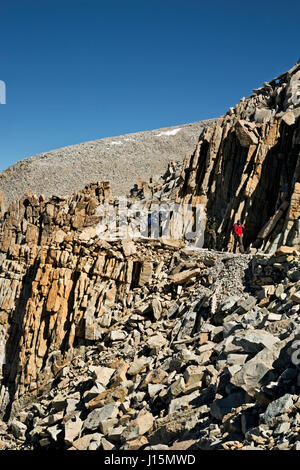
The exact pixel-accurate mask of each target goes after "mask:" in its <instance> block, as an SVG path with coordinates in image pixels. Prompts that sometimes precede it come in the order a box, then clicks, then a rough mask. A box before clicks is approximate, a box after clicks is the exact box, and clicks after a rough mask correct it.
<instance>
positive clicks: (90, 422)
mask: <svg viewBox="0 0 300 470" xmlns="http://www.w3.org/2000/svg"><path fill="white" fill-rule="evenodd" d="M118 412H119V403H118V402H114V403H109V404H108V405H105V406H103V407H102V408H96V409H95V410H93V411H91V412H90V414H89V415H88V417H87V419H86V420H85V421H84V425H83V428H84V429H88V430H90V431H96V430H97V429H98V428H99V427H100V423H101V421H106V420H107V419H110V418H116V417H117V415H118Z"/></svg>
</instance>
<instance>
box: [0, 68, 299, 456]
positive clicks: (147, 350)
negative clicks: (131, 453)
mask: <svg viewBox="0 0 300 470" xmlns="http://www.w3.org/2000/svg"><path fill="white" fill-rule="evenodd" d="M298 90H300V64H299V63H298V64H296V66H295V67H293V69H291V70H290V71H288V72H287V73H286V74H283V75H282V76H280V77H277V79H275V80H274V81H272V82H270V83H266V84H265V85H264V87H263V88H262V89H260V90H256V91H255V92H254V94H253V95H252V96H251V97H249V98H248V99H243V100H241V103H239V105H237V107H236V108H235V109H233V110H229V112H228V113H227V114H226V115H225V116H224V117H222V118H219V119H218V120H217V121H216V122H214V123H210V124H211V125H210V126H208V127H207V128H205V129H204V130H203V132H202V133H201V135H200V138H199V142H198V144H197V146H196V150H195V151H194V152H193V153H191V154H189V155H187V157H186V159H185V161H184V163H183V164H182V163H181V162H180V161H177V162H176V161H175V162H174V161H172V162H169V165H168V168H167V171H166V172H165V174H163V175H162V176H161V177H160V178H157V179H156V180H155V181H152V182H149V181H148V180H147V178H144V179H142V178H140V179H139V180H138V181H137V185H136V187H133V188H132V191H131V194H130V195H129V196H130V197H129V198H128V199H127V204H128V206H129V207H128V208H129V213H128V218H129V219H130V221H131V222H132V225H133V226H134V221H135V214H134V204H136V203H138V204H139V205H141V206H142V209H144V210H145V213H147V212H149V211H150V212H151V213H152V214H154V212H155V211H156V213H157V212H158V211H159V208H160V207H161V205H162V204H163V203H165V204H167V205H168V204H169V205H170V204H171V203H172V204H177V206H176V207H179V209H180V208H181V207H183V206H184V204H189V205H190V206H191V207H192V208H197V206H198V205H200V206H201V207H202V208H203V210H204V212H203V213H202V216H203V214H204V222H205V218H206V217H207V216H209V215H214V216H215V217H216V219H217V222H218V246H217V251H216V250H211V251H210V250H208V249H206V248H202V247H199V246H197V244H192V243H189V242H187V240H186V239H185V237H184V236H181V235H180V236H177V235H178V219H177V218H176V216H175V213H174V211H173V212H172V215H171V217H170V219H166V220H165V221H164V222H163V221H162V222H161V225H162V227H161V228H162V229H163V230H164V228H165V226H166V225H168V224H169V226H170V227H169V228H170V230H169V236H168V237H164V236H162V235H160V234H156V236H153V234H152V233H150V234H149V233H148V234H146V235H145V234H144V235H142V234H140V235H139V236H138V237H135V238H132V237H124V236H122V233H123V234H124V232H122V230H123V229H124V228H126V227H127V224H128V222H129V219H128V220H127V221H124V220H123V219H121V218H119V216H118V214H119V213H118V210H119V208H120V200H119V199H117V198H116V197H115V196H114V195H112V194H111V192H110V184H109V182H94V183H90V184H88V185H87V186H86V187H85V188H84V189H83V190H81V191H77V192H74V193H73V194H72V195H65V196H52V197H50V198H48V197H45V196H42V195H35V194H34V193H33V192H32V191H30V190H28V191H27V192H26V193H25V194H24V196H23V197H22V198H21V199H20V200H19V201H15V202H13V203H11V204H10V206H9V207H8V208H7V209H6V208H5V205H4V202H3V201H4V197H3V196H2V197H0V359H1V363H2V369H1V374H2V375H1V378H0V384H1V388H0V416H1V419H2V421H0V447H1V448H2V449H41V448H42V449H49V450H51V449H90V450H92V449H99V450H113V449H124V450H136V449H181V450H187V449H199V450H200V449H201V450H202V449H246V450H247V449H253V448H255V449H298V448H299V444H298V434H299V431H300V428H299V423H300V414H299V411H298V410H299V409H300V405H299V399H298V395H299V391H300V390H299V387H300V380H299V368H298V365H299V358H298V356H300V354H298V353H299V349H300V348H299V344H300V343H299V338H300V336H299V332H300V331H299V309H300V268H299V258H300V254H299V251H300V250H299V248H300V247H299V221H300V219H299V217H300V200H299V198H300V190H299V189H300V178H299V176H300V174H299V150H300V141H299V136H300V127H299V125H300V112H299V109H300V108H299V101H300V100H299V101H297V100H298ZM105 205H106V206H107V207H108V208H109V209H116V211H112V212H110V214H111V215H110V217H108V218H107V219H106V220H105V223H103V224H102V225H101V224H100V222H101V215H100V214H99V212H98V209H99V207H103V206H105ZM172 207H175V206H172ZM195 214H196V215H195ZM188 217H189V219H188V223H189V227H192V226H193V225H194V223H195V222H197V220H196V219H195V218H197V212H194V211H191V213H189V215H188ZM237 217H240V218H241V219H242V220H243V222H244V223H245V225H246V232H245V244H246V246H247V248H248V250H247V253H246V254H240V253H232V248H233V241H234V240H233V236H232V232H231V229H232V223H233V221H234V220H235V219H236V218H237ZM116 222H117V224H116ZM99 224H100V225H99ZM116 228H118V231H117V230H116ZM144 229H145V230H147V219H146V222H145V227H144ZM120 234H121V235H120ZM127 234H128V232H127Z"/></svg>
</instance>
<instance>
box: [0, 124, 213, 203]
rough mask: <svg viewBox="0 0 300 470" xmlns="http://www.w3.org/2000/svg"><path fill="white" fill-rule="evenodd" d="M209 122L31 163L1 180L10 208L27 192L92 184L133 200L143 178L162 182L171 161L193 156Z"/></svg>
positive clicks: (67, 150) (103, 142)
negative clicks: (133, 191)
mask: <svg viewBox="0 0 300 470" xmlns="http://www.w3.org/2000/svg"><path fill="white" fill-rule="evenodd" d="M212 122H214V120H213V119H209V120H206V121H199V122H194V123H191V124H184V125H180V126H176V127H167V128H163V129H156V130H153V131H147V132H137V133H133V134H126V135H122V136H118V137H108V138H105V139H100V140H95V141H91V142H85V143H82V144H78V145H72V146H69V147H64V148H60V149H57V150H52V151H50V152H45V153H41V154H38V155H35V156H33V157H30V158H26V159H25V160H22V161H20V162H18V163H16V164H15V165H13V166H11V167H9V168H8V169H7V170H5V171H4V172H3V173H1V174H0V190H1V191H2V192H3V193H4V195H5V199H6V207H8V205H9V204H10V203H11V202H12V201H14V200H18V199H20V198H21V197H22V196H23V194H24V193H25V191H26V190H27V189H31V190H33V191H34V192H35V193H36V194H37V195H40V194H44V195H45V196H46V197H51V196H52V195H54V194H56V195H67V194H71V193H72V192H73V191H78V190H80V189H82V188H83V187H84V186H85V185H87V184H89V183H90V182H91V181H110V182H111V188H112V192H113V195H114V196H120V195H123V194H127V193H128V192H129V190H130V189H131V188H132V186H133V185H134V183H136V181H137V178H138V177H142V178H144V179H146V180H149V179H150V177H152V176H154V177H155V176H156V177H159V176H160V175H161V174H163V173H164V172H165V170H166V167H167V164H168V163H169V162H170V161H171V160H175V161H182V160H183V159H184V157H185V155H186V154H187V153H188V152H192V151H193V149H194V148H195V145H196V143H197V142H198V139H199V135H200V134H201V131H202V129H203V128H204V127H205V126H206V125H209V124H210V123H212Z"/></svg>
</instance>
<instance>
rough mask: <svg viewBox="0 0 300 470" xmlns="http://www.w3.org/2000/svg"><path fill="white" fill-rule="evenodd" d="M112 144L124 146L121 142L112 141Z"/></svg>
mask: <svg viewBox="0 0 300 470" xmlns="http://www.w3.org/2000/svg"><path fill="white" fill-rule="evenodd" d="M110 144H111V145H122V144H123V142H121V141H120V140H112V141H111V142H110Z"/></svg>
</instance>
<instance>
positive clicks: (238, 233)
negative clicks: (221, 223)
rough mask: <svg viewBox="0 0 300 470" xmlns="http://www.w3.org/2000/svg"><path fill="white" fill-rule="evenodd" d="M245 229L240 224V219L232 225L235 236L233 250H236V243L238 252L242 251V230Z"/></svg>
mask: <svg viewBox="0 0 300 470" xmlns="http://www.w3.org/2000/svg"><path fill="white" fill-rule="evenodd" d="M244 230H245V227H244V225H242V224H241V221H240V220H238V221H237V222H236V223H235V224H234V226H233V233H234V238H235V242H236V243H235V247H234V252H236V245H237V243H238V244H239V249H240V253H244V252H245V250H244V245H243V232H244Z"/></svg>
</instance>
